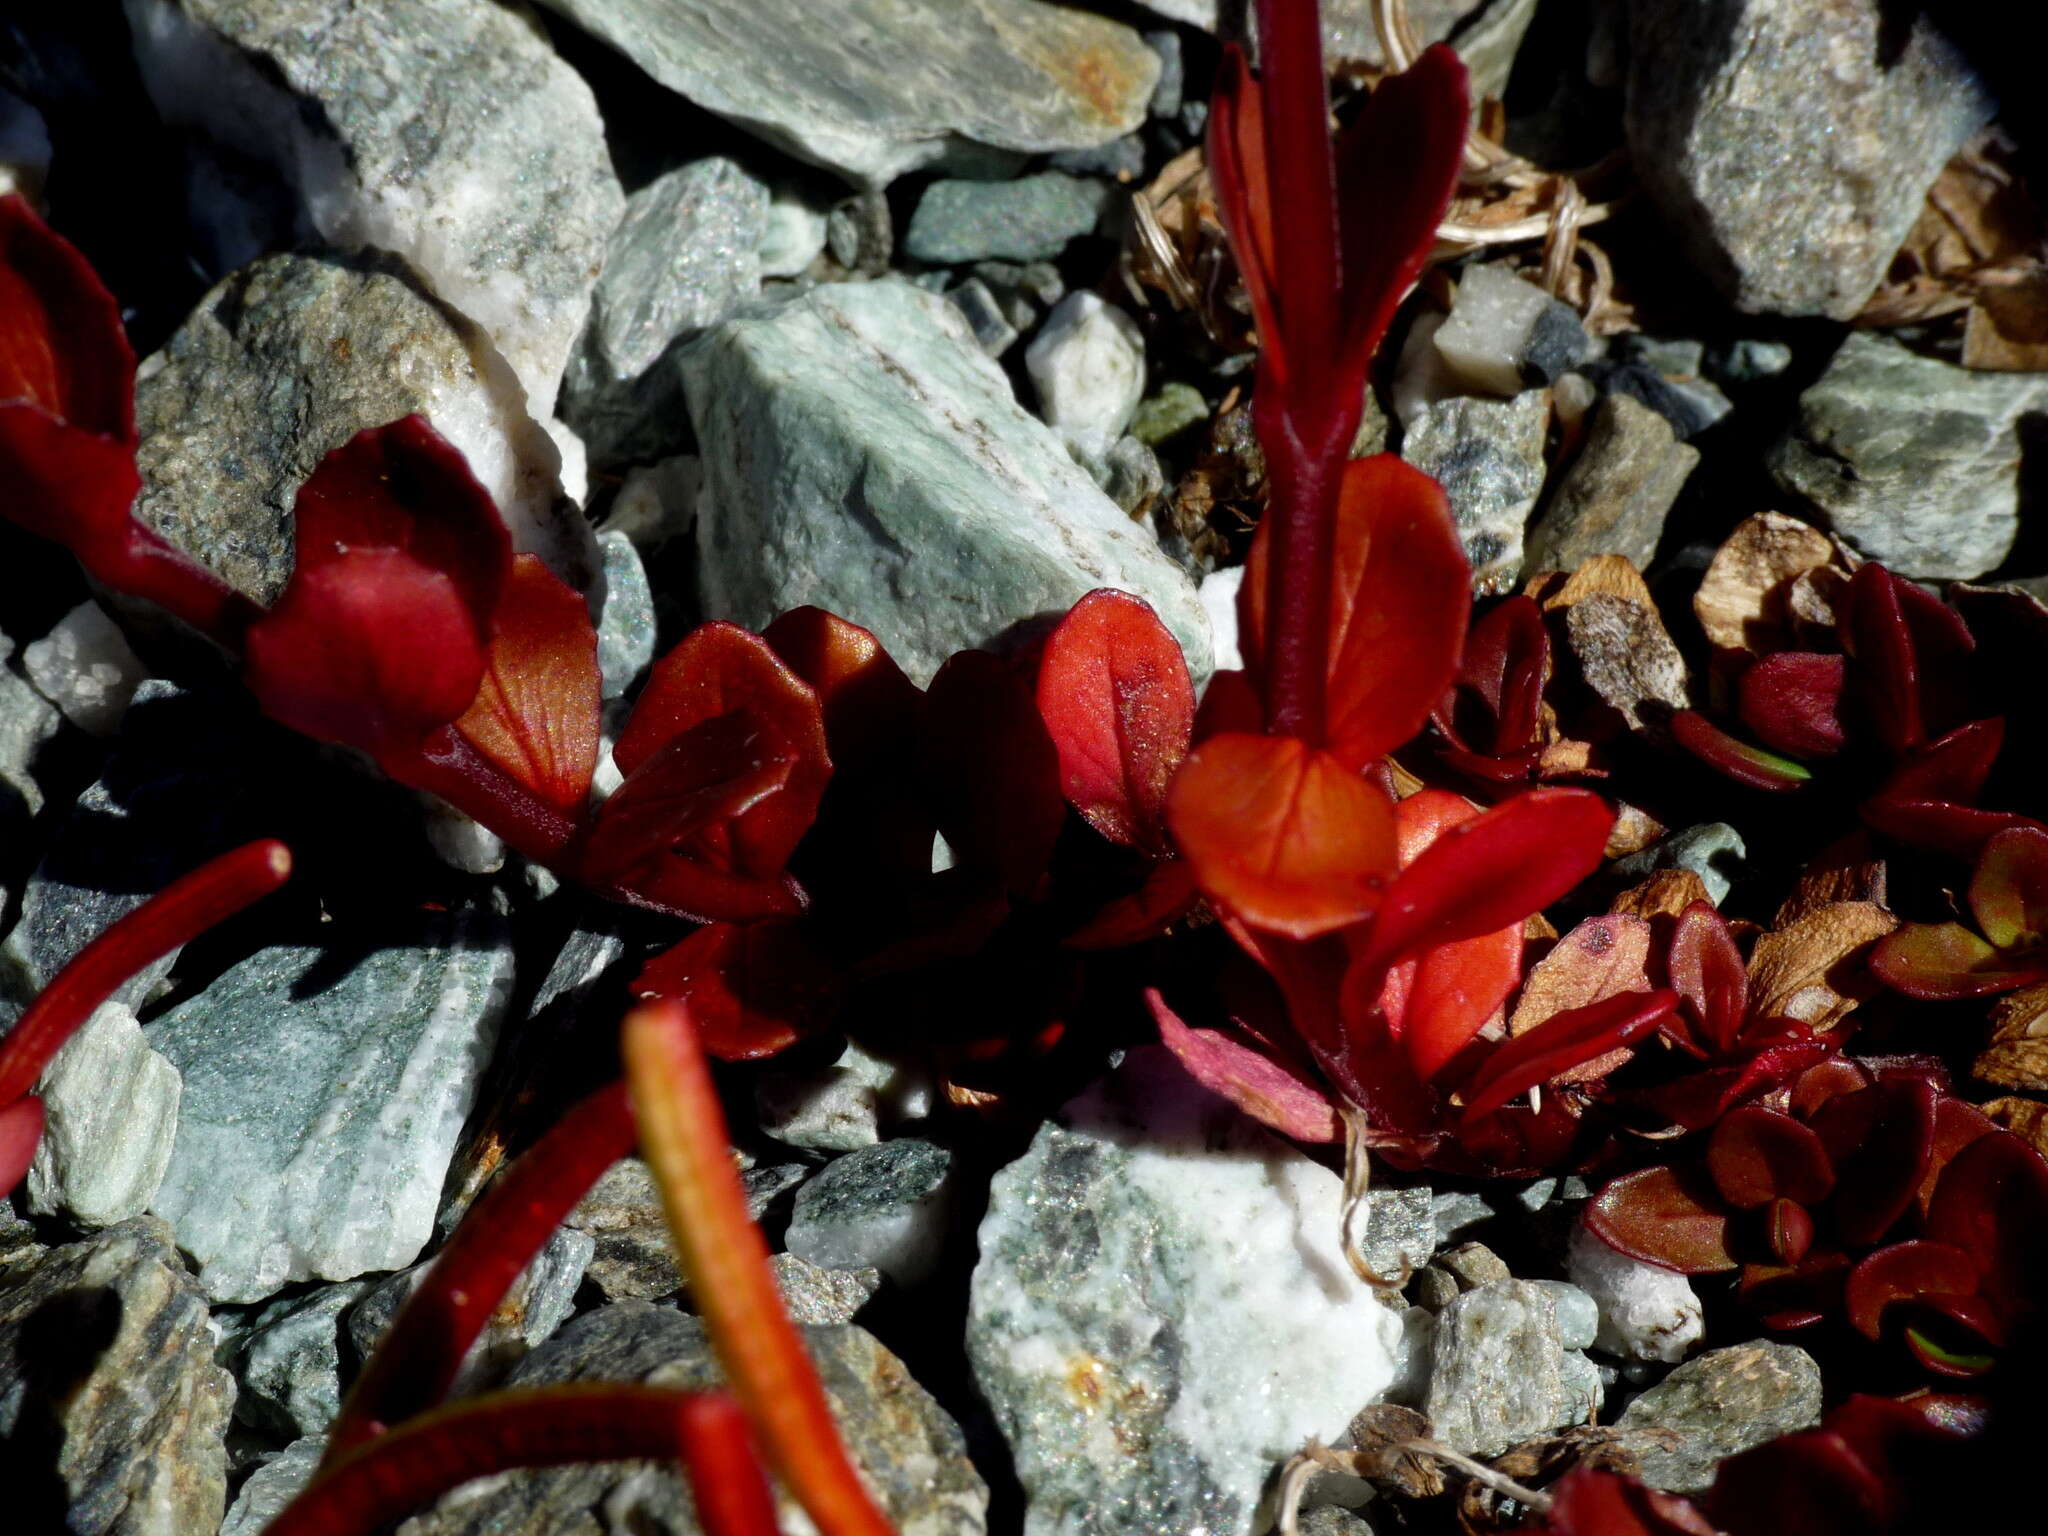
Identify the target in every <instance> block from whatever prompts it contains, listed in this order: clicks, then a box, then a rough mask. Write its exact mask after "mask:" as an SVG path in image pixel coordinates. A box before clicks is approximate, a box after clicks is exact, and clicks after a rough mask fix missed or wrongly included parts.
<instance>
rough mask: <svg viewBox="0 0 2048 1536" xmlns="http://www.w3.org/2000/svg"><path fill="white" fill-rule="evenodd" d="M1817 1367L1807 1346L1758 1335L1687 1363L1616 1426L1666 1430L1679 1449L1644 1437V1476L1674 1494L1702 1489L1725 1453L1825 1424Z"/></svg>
mask: <svg viewBox="0 0 2048 1536" xmlns="http://www.w3.org/2000/svg"><path fill="white" fill-rule="evenodd" d="M1820 1410H1821V1382H1820V1367H1819V1366H1817V1365H1815V1364H1814V1363H1813V1357H1812V1356H1811V1355H1809V1354H1807V1352H1806V1351H1805V1350H1803V1349H1797V1348H1795V1347H1794V1346H1792V1345H1790V1344H1774V1343H1769V1342H1767V1341H1765V1340H1762V1339H1759V1340H1756V1341H1755V1342H1753V1343H1749V1344H1737V1345H1733V1346H1731V1347H1729V1348H1727V1349H1714V1350H1709V1351H1708V1352H1707V1353H1706V1354H1704V1355H1701V1356H1700V1357H1699V1358H1698V1359H1696V1360H1688V1361H1686V1363H1685V1364H1683V1365H1681V1366H1680V1367H1679V1368H1678V1369H1677V1370H1675V1371H1673V1372H1672V1373H1671V1374H1670V1375H1669V1376H1666V1377H1665V1378H1664V1379H1663V1380H1662V1381H1660V1382H1658V1383H1657V1385H1656V1386H1654V1387H1652V1388H1650V1389H1649V1390H1648V1391H1647V1392H1645V1393H1643V1395H1642V1396H1640V1397H1638V1398H1637V1399H1636V1400H1635V1401H1634V1402H1632V1403H1630V1404H1629V1405H1628V1407H1627V1408H1626V1409H1625V1410H1624V1411H1623V1413H1622V1415H1621V1417H1620V1419H1618V1420H1617V1421H1616V1423H1615V1427H1616V1428H1617V1429H1622V1430H1632V1429H1668V1430H1672V1431H1674V1432H1676V1433H1677V1434H1678V1435H1680V1436H1681V1437H1682V1438H1681V1439H1680V1440H1679V1442H1678V1444H1677V1445H1676V1446H1670V1445H1667V1444H1665V1443H1663V1442H1662V1441H1660V1440H1652V1439H1651V1438H1650V1437H1648V1436H1643V1437H1641V1439H1640V1440H1639V1441H1638V1442H1637V1443H1636V1446H1635V1448H1636V1450H1637V1451H1638V1452H1639V1454H1640V1455H1641V1457H1642V1464H1643V1465H1642V1472H1641V1474H1640V1475H1641V1477H1642V1479H1643V1481H1644V1482H1646V1483H1648V1484H1649V1485H1650V1486H1651V1487H1653V1488H1663V1489H1667V1490H1669V1491H1670V1492H1672V1493H1703V1492H1705V1491H1706V1489H1707V1487H1708V1485H1709V1484H1711V1483H1712V1482H1713V1480H1714V1469H1715V1467H1716V1466H1717V1465H1718V1464H1719V1463H1720V1462H1721V1461H1722V1459H1723V1458H1725V1457H1729V1456H1733V1455H1735V1454H1736V1453H1737V1452H1739V1451H1746V1450H1748V1449H1750V1448H1751V1447H1752V1446H1757V1445H1762V1444H1763V1443H1764V1442H1765V1441H1766V1440H1775V1439H1777V1438H1778V1436H1780V1435H1789V1434H1794V1433H1796V1432H1797V1431H1799V1430H1802V1429H1810V1428H1812V1427H1813V1426H1814V1425H1815V1424H1818V1423H1819V1422H1820Z"/></svg>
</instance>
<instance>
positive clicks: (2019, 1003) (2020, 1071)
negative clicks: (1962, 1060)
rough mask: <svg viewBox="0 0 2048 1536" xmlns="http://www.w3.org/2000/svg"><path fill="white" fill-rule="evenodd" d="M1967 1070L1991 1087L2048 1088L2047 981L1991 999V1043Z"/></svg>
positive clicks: (2045, 1090)
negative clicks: (1992, 1001) (1992, 1000)
mask: <svg viewBox="0 0 2048 1536" xmlns="http://www.w3.org/2000/svg"><path fill="white" fill-rule="evenodd" d="M1970 1070H1971V1071H1972V1072H1973V1073H1974V1074H1975V1075H1976V1076H1977V1078H1978V1079H1979V1080H1980V1081H1982V1082H1986V1083H1990V1084H1992V1085H1993V1086H1994V1087H1998V1088H2023V1089H2027V1090H2029V1091H2031V1092H2034V1093H2044V1092H2048V981H2044V982H2036V983H2035V984H2034V985H2033V986H2031V987H2022V988H2020V989H2019V991H2017V992H2008V993H2007V994H2006V995H2005V996H2004V997H2001V998H1999V999H1998V1000H1997V1001H1995V1002H1994V1003H1992V1005H1991V1043H1990V1044H1989V1045H1987V1046H1985V1047H1984V1049H1983V1050H1982V1051H1980V1052H1979V1053H1978V1055H1977V1060H1976V1063H1975V1064H1974V1065H1973V1066H1972V1067H1971V1068H1970Z"/></svg>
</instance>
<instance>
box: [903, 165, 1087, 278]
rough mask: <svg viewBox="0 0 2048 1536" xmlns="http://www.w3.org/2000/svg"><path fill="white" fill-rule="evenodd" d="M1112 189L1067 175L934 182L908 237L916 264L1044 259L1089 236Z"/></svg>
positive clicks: (907, 246) (920, 202)
mask: <svg viewBox="0 0 2048 1536" xmlns="http://www.w3.org/2000/svg"><path fill="white" fill-rule="evenodd" d="M1109 195H1110V194H1109V187H1108V186H1107V184H1105V183H1103V182H1100V181H1095V180H1092V179H1089V178H1086V177H1081V176H1069V175H1066V174H1065V173H1064V172H1061V171H1041V172H1039V173H1038V174H1037V175H1035V176H1021V177H1019V178H1017V179H1016V180H1015V181H935V182H933V183H932V184H931V185H930V186H929V187H927V188H925V191H924V195H923V196H922V197H920V198H919V199H918V201H917V210H916V212H914V213H912V214H911V216H910V227H909V229H907V230H906V231H904V235H903V249H904V253H905V254H906V255H908V256H910V257H912V258H913V259H915V260H917V261H928V262H931V263H933V264H934V265H939V266H950V265H954V264H956V263H960V262H968V261H983V260H988V259H990V258H993V259H995V260H998V261H1041V260H1046V259H1049V258H1051V257H1054V256H1057V255H1059V254H1060V252H1061V251H1063V250H1065V249H1066V248H1067V243H1068V242H1069V241H1071V240H1076V239H1079V238H1080V237H1081V236H1082V235H1085V234H1089V233H1091V232H1092V231H1093V230H1094V228H1095V226H1096V223H1097V222H1098V221H1099V220H1100V219H1101V218H1102V210H1103V209H1104V208H1106V207H1107V206H1108V205H1109Z"/></svg>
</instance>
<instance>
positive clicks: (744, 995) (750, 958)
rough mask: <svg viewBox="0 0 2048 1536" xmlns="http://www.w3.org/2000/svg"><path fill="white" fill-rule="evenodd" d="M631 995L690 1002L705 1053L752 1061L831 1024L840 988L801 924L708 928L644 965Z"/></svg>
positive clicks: (699, 930)
mask: <svg viewBox="0 0 2048 1536" xmlns="http://www.w3.org/2000/svg"><path fill="white" fill-rule="evenodd" d="M633 995H634V996H635V997H638V998H643V999H645V998H656V997H669V998H674V999H676V1000H677V1001H678V1002H682V1003H687V1004H689V1007H690V1016H691V1018H693V1019H695V1020H696V1021H697V1026H698V1035H699V1037H700V1038H701V1039H702V1040H703V1042H704V1049H705V1050H707V1051H709V1052H710V1053H711V1054H712V1055H713V1056H716V1057H717V1058H718V1059H719V1060H721V1061H753V1060H756V1059H758V1058H760V1057H763V1056H773V1055H775V1054H776V1053H777V1052H778V1051H783V1050H787V1049H788V1048H789V1047H790V1046H792V1045H794V1044H795V1043H796V1042H797V1041H798V1040H800V1039H802V1038H803V1037H804V1036H806V1035H809V1034H815V1033H816V1032H817V1031H818V1030H820V1029H823V1028H824V1027H825V1026H826V1025H828V1024H830V1023H831V1022H832V1015H833V1011H834V1009H835V1008H836V1007H837V1005H838V1002H839V985H838V978H837V976H836V975H835V973H834V971H833V969H832V967H831V965H830V964H829V963H828V962H827V961H826V959H825V957H824V956H823V955H822V954H820V953H819V951H818V949H817V947H816V946H815V945H813V944H812V943H811V942H810V939H809V936H808V935H806V934H805V932H804V931H803V927H802V925H801V923H799V922H795V921H791V920H781V921H770V922H763V923H745V924H739V923H712V924H710V925H709V926H708V927H704V928H699V929H698V930H697V931H696V932H695V933H693V934H691V935H690V936H689V937H688V938H687V939H685V940H683V942H682V943H680V944H677V945H675V946H673V947H672V948H670V949H666V950H663V951H662V952H661V953H660V954H658V955H656V956H655V957H654V958H653V959H652V960H649V961H648V962H647V964H645V965H644V966H642V967H641V968H640V974H639V976H637V977H636V978H634V981H633Z"/></svg>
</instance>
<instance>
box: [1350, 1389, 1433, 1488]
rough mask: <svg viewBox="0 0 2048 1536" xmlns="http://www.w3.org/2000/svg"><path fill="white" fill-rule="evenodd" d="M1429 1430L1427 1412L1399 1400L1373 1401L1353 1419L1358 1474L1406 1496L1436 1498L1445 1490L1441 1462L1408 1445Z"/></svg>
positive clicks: (1425, 1435) (1422, 1436) (1353, 1440)
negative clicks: (1418, 1410)
mask: <svg viewBox="0 0 2048 1536" xmlns="http://www.w3.org/2000/svg"><path fill="white" fill-rule="evenodd" d="M1430 1433H1431V1428H1430V1422H1429V1415H1428V1414H1426V1413H1418V1412H1417V1411H1416V1410H1415V1409H1413V1408H1403V1407H1401V1406H1400V1405H1399V1404H1397V1403H1374V1404H1373V1405H1372V1406H1371V1407H1370V1408H1367V1409H1364V1410H1363V1411H1362V1412H1360V1413H1359V1415H1358V1416H1357V1417H1356V1418H1354V1419H1353V1420H1352V1421H1351V1436H1350V1438H1351V1443H1352V1444H1353V1445H1354V1446H1356V1447H1357V1451H1356V1453H1355V1454H1356V1455H1357V1458H1358V1462H1357V1465H1358V1467H1359V1474H1360V1475H1361V1476H1362V1477H1365V1478H1367V1479H1369V1480H1370V1481H1372V1482H1373V1483H1376V1484H1378V1485H1379V1486H1380V1487H1382V1488H1383V1489H1386V1490H1387V1491H1390V1492H1393V1493H1397V1494H1400V1495H1401V1496H1402V1497H1404V1498H1410V1499H1431V1498H1435V1497H1436V1496H1437V1495H1438V1494H1440V1493H1442V1492H1443V1491H1444V1473H1443V1465H1442V1463H1440V1462H1438V1461H1437V1459H1436V1458H1435V1457H1433V1456H1430V1455H1427V1454H1425V1453H1423V1452H1421V1451H1416V1450H1411V1449H1410V1448H1409V1447H1411V1446H1412V1445H1413V1444H1414V1443H1415V1442H1416V1441H1417V1440H1427V1439H1429V1438H1430Z"/></svg>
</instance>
